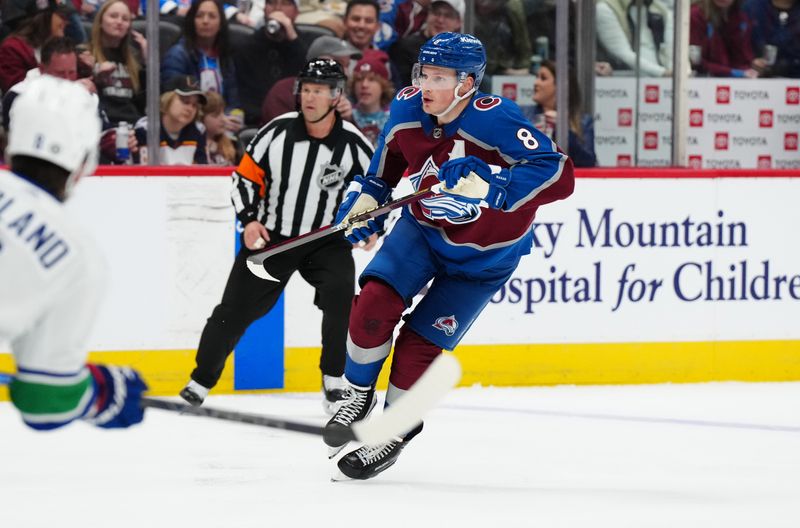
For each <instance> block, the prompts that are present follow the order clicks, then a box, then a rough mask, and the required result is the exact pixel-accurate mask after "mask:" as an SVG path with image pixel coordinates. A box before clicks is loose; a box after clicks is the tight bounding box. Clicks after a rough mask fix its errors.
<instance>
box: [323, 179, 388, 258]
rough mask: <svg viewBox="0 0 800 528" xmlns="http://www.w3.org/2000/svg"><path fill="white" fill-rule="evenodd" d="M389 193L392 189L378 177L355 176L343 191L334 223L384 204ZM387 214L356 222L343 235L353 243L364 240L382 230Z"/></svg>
mask: <svg viewBox="0 0 800 528" xmlns="http://www.w3.org/2000/svg"><path fill="white" fill-rule="evenodd" d="M391 193H392V189H391V188H390V187H389V186H388V185H387V184H386V182H385V181H383V180H381V179H380V178H376V177H375V176H366V177H365V176H356V177H355V179H354V180H353V181H352V182H351V183H350V186H349V187H348V188H347V191H346V192H345V195H344V200H343V201H342V203H341V205H340V206H339V210H338V211H337V212H336V219H335V220H334V223H335V224H341V223H342V222H346V221H347V220H349V219H350V218H352V217H354V216H358V215H360V214H361V213H363V212H365V211H369V210H370V209H374V208H376V207H378V206H379V205H383V204H385V203H386V200H388V199H389V195H391ZM387 216H388V215H382V216H379V217H378V218H374V219H371V220H367V221H365V222H357V223H355V224H353V225H351V226H349V227H348V228H347V230H345V232H344V236H345V238H346V239H347V240H348V241H349V242H351V243H353V244H356V243H358V242H360V241H362V240H366V239H368V238H369V237H370V236H371V235H372V234H374V233H378V232H380V231H383V224H384V222H386V217H387Z"/></svg>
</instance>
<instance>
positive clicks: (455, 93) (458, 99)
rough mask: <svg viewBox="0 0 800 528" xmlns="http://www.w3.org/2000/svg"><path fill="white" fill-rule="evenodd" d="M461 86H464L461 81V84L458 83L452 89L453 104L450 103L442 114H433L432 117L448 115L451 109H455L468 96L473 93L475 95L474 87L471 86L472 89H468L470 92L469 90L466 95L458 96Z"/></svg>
mask: <svg viewBox="0 0 800 528" xmlns="http://www.w3.org/2000/svg"><path fill="white" fill-rule="evenodd" d="M462 86H464V82H463V81H462V82H460V83H458V85H456V87H455V88H453V102H452V103H450V106H448V107H447V108H446V109H445V111H444V112H440V113H438V114H433V115H435V116H436V117H444V116H445V115H447V114H449V113H450V112H451V111H452V110H453V108H455V107H456V105H457V104H458V103H460V102H461V101H463V100H464V99H466V98H467V97H469V96H471V95H472V94H473V93H475V87H474V86H473V87H472V88H471V89H470V90H469V91H468V92H467V93H465V94H464V95H458V91H459V90H460V89H461V87H462Z"/></svg>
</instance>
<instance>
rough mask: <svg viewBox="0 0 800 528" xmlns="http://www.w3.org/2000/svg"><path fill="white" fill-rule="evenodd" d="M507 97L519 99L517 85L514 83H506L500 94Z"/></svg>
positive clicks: (513, 99) (514, 99)
mask: <svg viewBox="0 0 800 528" xmlns="http://www.w3.org/2000/svg"><path fill="white" fill-rule="evenodd" d="M500 95H502V96H503V97H505V98H506V99H511V100H512V101H516V100H517V85H516V84H514V83H505V84H503V91H502V93H501V94H500Z"/></svg>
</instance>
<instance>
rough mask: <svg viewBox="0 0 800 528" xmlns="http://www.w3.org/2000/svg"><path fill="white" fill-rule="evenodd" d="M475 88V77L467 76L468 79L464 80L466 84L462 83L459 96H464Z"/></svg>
mask: <svg viewBox="0 0 800 528" xmlns="http://www.w3.org/2000/svg"><path fill="white" fill-rule="evenodd" d="M474 86H475V77H473V76H472V75H467V78H466V79H464V82H463V83H461V89H460V90H458V95H459V96H463V95H464V94H466V93H467V92H469V91H470V90H472V88H473V87H474Z"/></svg>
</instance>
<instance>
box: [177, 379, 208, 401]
mask: <svg viewBox="0 0 800 528" xmlns="http://www.w3.org/2000/svg"><path fill="white" fill-rule="evenodd" d="M208 390H209V389H207V388H206V387H203V386H202V385H200V384H199V383H197V382H196V381H195V380H189V383H187V384H186V386H185V387H184V388H183V389H182V390H181V392H180V397H181V398H183V399H184V400H186V403H188V404H189V405H191V406H192V407H200V406H201V405H203V400H205V399H206V396H208Z"/></svg>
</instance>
